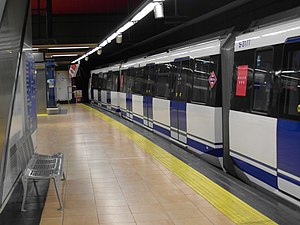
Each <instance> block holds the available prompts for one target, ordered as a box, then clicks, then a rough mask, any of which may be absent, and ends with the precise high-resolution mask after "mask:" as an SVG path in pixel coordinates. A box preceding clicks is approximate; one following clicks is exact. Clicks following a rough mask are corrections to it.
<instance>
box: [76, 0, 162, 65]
mask: <svg viewBox="0 0 300 225" xmlns="http://www.w3.org/2000/svg"><path fill="white" fill-rule="evenodd" d="M164 1H165V0H153V1H152V2H150V3H148V4H147V5H146V6H145V7H144V8H142V9H141V10H140V11H139V12H137V13H136V14H135V15H134V16H133V18H132V19H131V20H130V21H128V22H127V23H125V25H123V26H122V27H120V28H119V29H117V30H116V31H115V32H114V33H112V34H111V35H110V36H109V37H108V38H106V39H105V40H103V41H102V43H101V44H100V45H99V46H97V47H96V48H94V49H92V50H91V51H89V52H87V53H86V54H84V55H83V56H81V57H79V58H78V59H76V60H74V61H72V62H71V63H72V64H73V63H76V62H78V61H80V60H82V59H85V60H86V61H87V60H88V56H89V55H91V54H93V53H94V52H97V54H99V53H100V54H101V53H102V49H101V50H100V48H103V47H105V46H106V45H107V44H109V43H111V41H112V40H114V39H115V38H116V43H118V44H120V43H122V39H123V36H122V33H123V32H125V31H126V30H128V29H129V28H130V27H132V26H133V25H134V24H135V23H137V22H138V21H140V20H141V19H143V18H144V17H145V16H147V15H148V14H149V13H150V12H151V11H153V10H154V9H155V12H154V13H155V18H163V17H164V8H163V2H164ZM99 50H100V51H99Z"/></svg>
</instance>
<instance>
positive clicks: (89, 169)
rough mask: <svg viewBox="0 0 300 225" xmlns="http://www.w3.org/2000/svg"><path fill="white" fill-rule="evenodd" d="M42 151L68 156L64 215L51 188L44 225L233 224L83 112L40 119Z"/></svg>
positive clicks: (75, 109)
mask: <svg viewBox="0 0 300 225" xmlns="http://www.w3.org/2000/svg"><path fill="white" fill-rule="evenodd" d="M37 140H38V151H39V152H43V153H50V152H58V151H61V152H64V153H65V156H66V157H65V173H66V177H67V180H66V181H64V182H62V183H61V192H62V195H63V202H64V206H65V209H64V211H62V212H61V211H57V208H58V203H57V200H56V197H55V194H54V189H53V185H52V184H50V188H49V193H48V197H47V200H46V204H45V209H44V211H43V214H42V220H41V224H42V225H56V224H57V225H61V224H63V225H77V224H78V225H97V224H101V225H115V224H118V225H135V224H137V225H150V224H153V225H171V224H176V225H177V224H182V225H189V224H191V225H198V224H201V225H202V224H203V225H213V224H214V225H220V224H224V225H227V224H233V223H232V222H231V221H230V220H229V219H228V218H227V217H225V216H224V215H223V214H222V213H220V212H219V211H218V210H217V209H215V208H214V207H213V206H212V205H210V204H209V203H208V202H207V201H206V200H205V199H203V198H202V197H201V196H199V195H198V194H197V193H196V192H194V191H193V190H192V189H191V188H190V187H189V186H187V185H186V184H185V183H184V182H183V181H181V180H180V179H179V178H178V177H177V176H176V175H174V174H173V173H171V172H170V171H169V170H168V169H166V168H165V167H164V166H163V165H161V164H160V163H159V162H157V161H156V160H155V159H153V158H152V156H150V155H148V154H147V153H145V152H144V151H142V150H141V149H139V148H138V147H137V145H136V144H135V143H133V142H132V141H130V140H129V139H128V138H127V137H126V136H124V135H123V134H122V133H121V132H119V131H118V130H117V129H115V128H114V127H112V126H111V125H110V124H108V123H106V122H104V121H102V120H101V119H99V118H97V117H96V116H94V114H93V113H92V112H90V111H88V110H86V109H84V108H82V107H80V106H75V105H73V106H68V114H65V115H53V116H48V117H39V128H38V135H37Z"/></svg>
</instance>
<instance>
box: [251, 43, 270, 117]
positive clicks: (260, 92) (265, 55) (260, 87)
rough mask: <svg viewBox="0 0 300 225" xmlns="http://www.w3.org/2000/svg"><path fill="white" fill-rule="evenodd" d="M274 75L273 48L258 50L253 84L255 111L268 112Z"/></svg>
mask: <svg viewBox="0 0 300 225" xmlns="http://www.w3.org/2000/svg"><path fill="white" fill-rule="evenodd" d="M273 77H274V72H273V49H268V50H261V51H257V52H256V61H255V70H254V84H253V106H252V109H253V110H254V111H259V112H263V113H268V109H269V106H270V102H271V90H272V85H273Z"/></svg>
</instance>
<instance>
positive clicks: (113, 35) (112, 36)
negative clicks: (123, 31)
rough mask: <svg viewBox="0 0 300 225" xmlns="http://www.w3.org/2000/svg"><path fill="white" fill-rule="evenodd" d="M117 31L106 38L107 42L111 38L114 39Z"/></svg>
mask: <svg viewBox="0 0 300 225" xmlns="http://www.w3.org/2000/svg"><path fill="white" fill-rule="evenodd" d="M117 35H118V34H117V33H113V34H112V35H110V36H109V37H108V38H107V39H106V40H107V42H108V43H110V42H111V41H112V40H114V39H115V38H116V37H117Z"/></svg>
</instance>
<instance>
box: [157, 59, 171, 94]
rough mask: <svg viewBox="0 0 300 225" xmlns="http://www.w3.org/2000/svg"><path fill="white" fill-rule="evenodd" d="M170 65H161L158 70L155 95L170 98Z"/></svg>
mask: <svg viewBox="0 0 300 225" xmlns="http://www.w3.org/2000/svg"><path fill="white" fill-rule="evenodd" d="M170 73H171V65H170V64H161V65H158V66H157V69H156V84H155V95H156V96H158V97H162V98H166V99H169V98H170Z"/></svg>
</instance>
